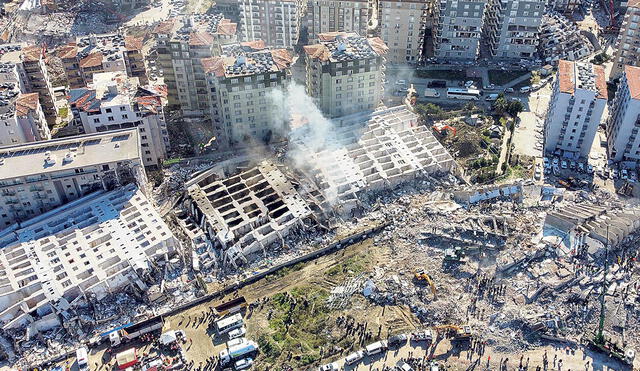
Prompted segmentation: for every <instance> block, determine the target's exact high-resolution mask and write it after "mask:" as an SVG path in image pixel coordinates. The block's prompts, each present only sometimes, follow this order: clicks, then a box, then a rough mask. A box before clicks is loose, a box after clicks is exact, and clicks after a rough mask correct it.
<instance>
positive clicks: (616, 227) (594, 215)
mask: <svg viewBox="0 0 640 371" xmlns="http://www.w3.org/2000/svg"><path fill="white" fill-rule="evenodd" d="M544 223H545V224H544V235H545V236H557V237H559V238H558V240H559V242H560V243H559V244H558V247H562V248H563V249H565V252H566V253H577V252H580V251H581V250H584V249H586V252H588V253H589V254H590V255H599V254H602V253H603V252H604V247H605V246H609V247H612V248H616V247H617V246H618V245H620V244H622V243H623V242H624V241H625V240H626V239H627V238H628V237H630V236H632V235H633V233H635V232H636V231H637V230H638V228H640V208H637V207H604V206H600V205H595V204H589V203H580V204H562V206H561V207H557V208H556V209H555V210H553V211H550V212H549V213H547V215H546V218H545V222H544Z"/></svg>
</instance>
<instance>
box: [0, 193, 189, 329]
mask: <svg viewBox="0 0 640 371" xmlns="http://www.w3.org/2000/svg"><path fill="white" fill-rule="evenodd" d="M177 243H178V242H177V240H176V239H175V238H174V236H173V234H172V233H171V231H170V230H169V228H168V226H167V225H166V224H165V223H164V221H163V220H162V218H161V217H160V215H159V214H158V212H157V211H156V210H155V209H154V208H153V206H152V205H151V203H150V202H149V201H148V200H147V198H146V197H145V195H144V194H143V193H142V192H141V191H140V189H139V188H138V187H137V186H135V185H134V184H129V185H127V186H125V187H121V188H118V189H116V190H114V191H109V192H105V191H98V192H95V193H92V194H90V195H88V196H85V197H83V198H80V199H78V200H76V201H74V202H71V203H69V204H67V205H65V206H62V207H59V208H57V209H55V210H52V211H49V212H47V213H45V214H42V215H40V216H38V217H35V218H33V219H30V220H28V221H25V222H22V223H20V224H14V225H12V226H11V227H9V228H7V229H5V230H4V231H3V232H2V234H0V266H1V267H2V269H1V270H0V271H1V272H0V321H1V323H2V328H3V329H5V330H7V329H18V328H24V327H26V328H27V329H28V331H29V332H31V333H33V332H34V331H35V332H37V331H46V330H48V329H51V328H53V327H56V326H60V325H61V324H62V323H64V325H65V327H66V328H68V329H73V328H74V327H75V321H76V320H78V318H76V315H75V314H74V307H76V306H86V305H87V303H88V302H89V301H95V300H101V299H102V298H104V297H105V296H106V295H108V294H109V293H112V292H114V291H116V290H118V289H120V288H122V287H123V286H126V285H129V284H133V285H136V286H137V288H138V289H139V290H141V291H145V290H146V289H147V285H146V283H145V282H143V278H144V274H145V273H146V272H147V271H149V270H151V269H152V268H153V267H157V266H158V265H160V264H162V261H164V260H166V259H167V258H168V256H169V254H171V253H173V252H174V251H175V250H176V247H177Z"/></svg>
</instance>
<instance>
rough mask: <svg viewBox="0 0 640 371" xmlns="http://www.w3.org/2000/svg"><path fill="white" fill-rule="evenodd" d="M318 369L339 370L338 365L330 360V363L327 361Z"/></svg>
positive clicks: (322, 370)
mask: <svg viewBox="0 0 640 371" xmlns="http://www.w3.org/2000/svg"><path fill="white" fill-rule="evenodd" d="M318 370H319V371H338V370H340V366H338V364H337V363H335V362H332V363H328V364H326V365H322V366H320V368H319V369H318Z"/></svg>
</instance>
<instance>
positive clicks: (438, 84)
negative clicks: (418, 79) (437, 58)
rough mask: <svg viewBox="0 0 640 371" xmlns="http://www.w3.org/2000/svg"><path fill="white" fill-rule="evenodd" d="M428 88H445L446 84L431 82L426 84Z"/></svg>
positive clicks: (442, 81)
mask: <svg viewBox="0 0 640 371" xmlns="http://www.w3.org/2000/svg"><path fill="white" fill-rule="evenodd" d="M427 87H428V88H446V87H447V82H446V81H445V80H433V81H429V82H428V83H427Z"/></svg>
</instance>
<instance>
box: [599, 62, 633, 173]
mask: <svg viewBox="0 0 640 371" xmlns="http://www.w3.org/2000/svg"><path fill="white" fill-rule="evenodd" d="M606 128H607V144H608V146H609V147H608V150H609V151H608V152H609V160H612V161H615V162H618V161H633V162H638V161H640V136H639V135H638V132H639V131H640V67H634V66H625V68H624V73H623V74H622V78H621V79H620V84H619V85H618V90H617V91H616V96H615V98H614V99H613V104H612V105H611V113H610V115H609V120H608V122H607V126H606Z"/></svg>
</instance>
